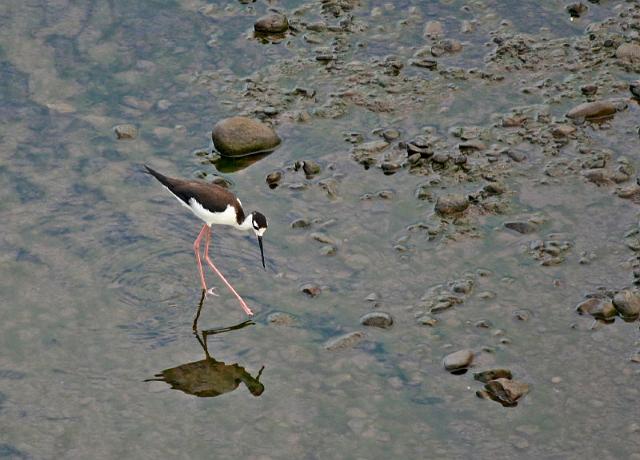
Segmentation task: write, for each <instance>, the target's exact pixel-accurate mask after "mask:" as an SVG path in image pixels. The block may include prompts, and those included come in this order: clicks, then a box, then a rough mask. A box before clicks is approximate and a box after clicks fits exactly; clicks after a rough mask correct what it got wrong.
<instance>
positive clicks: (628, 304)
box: [613, 289, 640, 321]
mask: <svg viewBox="0 0 640 460" xmlns="http://www.w3.org/2000/svg"><path fill="white" fill-rule="evenodd" d="M613 306H614V307H615V308H616V310H617V311H618V315H620V317H621V318H622V319H624V320H628V321H635V320H636V319H638V316H640V295H639V294H638V293H637V292H635V291H630V290H628V289H625V290H622V291H620V292H618V293H617V294H616V295H615V296H614V297H613Z"/></svg>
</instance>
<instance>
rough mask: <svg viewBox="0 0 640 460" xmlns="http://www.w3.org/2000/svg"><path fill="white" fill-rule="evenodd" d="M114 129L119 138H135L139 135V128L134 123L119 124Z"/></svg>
mask: <svg viewBox="0 0 640 460" xmlns="http://www.w3.org/2000/svg"><path fill="white" fill-rule="evenodd" d="M113 130H114V131H115V133H116V137H117V138H118V139H135V138H136V137H138V128H136V126H135V125H132V124H124V125H118V126H116V127H114V128H113Z"/></svg>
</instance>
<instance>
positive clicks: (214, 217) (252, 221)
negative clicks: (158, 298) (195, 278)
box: [145, 165, 267, 315]
mask: <svg viewBox="0 0 640 460" xmlns="http://www.w3.org/2000/svg"><path fill="white" fill-rule="evenodd" d="M145 168H146V169H147V172H148V173H149V174H151V175H152V176H153V177H155V178H156V179H158V181H160V183H161V184H162V185H163V186H164V187H165V188H166V189H167V190H169V192H171V194H172V195H173V196H175V197H176V198H177V199H178V201H179V202H180V204H182V205H183V206H186V207H187V208H189V209H190V210H191V212H193V213H194V214H195V215H196V216H197V217H199V218H200V219H201V220H203V221H204V222H205V224H204V226H203V227H202V230H200V233H199V234H198V237H197V238H196V240H195V241H194V243H193V250H194V251H195V253H196V261H197V263H198V272H199V273H200V281H201V282H202V289H203V290H204V292H205V293H210V294H214V295H215V292H213V289H211V290H207V283H206V282H205V280H204V270H203V268H202V261H201V259H200V241H201V240H202V237H204V238H205V246H204V260H205V261H206V262H207V263H208V264H209V266H210V267H211V268H212V269H213V271H215V272H216V274H217V275H218V276H219V277H220V279H222V281H223V282H224V284H226V285H227V287H228V288H229V289H230V290H231V292H233V293H234V294H235V296H236V297H237V298H238V300H239V301H240V305H241V306H242V309H243V310H244V311H245V313H247V315H253V312H252V311H251V309H250V308H249V307H248V306H247V304H246V302H245V301H244V300H243V299H242V297H240V294H238V293H237V292H236V290H235V289H234V288H233V286H231V284H230V283H229V282H228V281H227V280H226V279H225V277H224V276H223V275H222V273H220V270H218V269H217V268H216V266H215V265H213V262H212V261H211V259H210V258H209V243H210V242H211V225H213V224H218V225H230V226H232V227H234V228H236V229H238V230H244V231H247V230H253V232H254V233H255V234H256V236H257V237H258V244H259V245H260V254H261V256H262V266H263V267H265V268H266V266H265V263H264V250H263V248H262V235H264V232H265V231H266V230H267V218H266V217H265V216H264V215H262V214H261V213H259V212H258V211H253V212H252V213H251V214H249V215H248V216H245V214H244V210H243V209H242V203H240V200H239V199H238V198H237V197H236V196H235V195H234V194H233V193H231V192H230V191H228V190H226V189H224V188H223V187H220V186H219V185H215V184H207V183H206V182H200V181H193V180H183V179H174V178H173V177H167V176H165V175H163V174H160V173H159V172H157V171H154V170H153V169H151V168H150V167H148V166H146V165H145Z"/></svg>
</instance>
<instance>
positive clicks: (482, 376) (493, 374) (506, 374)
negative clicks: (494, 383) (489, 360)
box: [473, 369, 513, 383]
mask: <svg viewBox="0 0 640 460" xmlns="http://www.w3.org/2000/svg"><path fill="white" fill-rule="evenodd" d="M512 377H513V376H512V374H511V371H510V370H509V369H490V370H488V371H482V372H475V373H474V374H473V378H474V379H475V380H478V381H480V382H482V383H489V382H490V381H491V380H495V379H500V378H502V379H509V380H511V378H512Z"/></svg>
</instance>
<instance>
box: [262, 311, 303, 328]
mask: <svg viewBox="0 0 640 460" xmlns="http://www.w3.org/2000/svg"><path fill="white" fill-rule="evenodd" d="M267 322H268V323H269V324H272V325H274V326H293V325H294V324H295V323H296V319H295V318H294V317H293V316H292V315H290V314H289V313H284V312H281V311H276V312H274V313H271V314H270V315H269V316H267Z"/></svg>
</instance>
